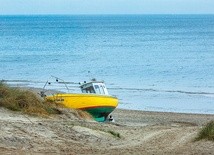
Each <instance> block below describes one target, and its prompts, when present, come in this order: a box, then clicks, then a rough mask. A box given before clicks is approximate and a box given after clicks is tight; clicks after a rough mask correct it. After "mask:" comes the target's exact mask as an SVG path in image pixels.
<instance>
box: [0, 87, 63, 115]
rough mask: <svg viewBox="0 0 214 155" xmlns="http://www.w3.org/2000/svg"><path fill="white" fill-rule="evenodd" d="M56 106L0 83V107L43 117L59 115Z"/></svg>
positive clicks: (28, 92)
mask: <svg viewBox="0 0 214 155" xmlns="http://www.w3.org/2000/svg"><path fill="white" fill-rule="evenodd" d="M58 106H59V105H57V104H56V103H54V102H53V101H43V100H42V99H40V98H39V97H37V96H36V95H35V94H34V93H32V92H30V91H25V90H21V89H19V88H12V87H9V86H7V85H5V84H3V83H0V107H5V108H7V109H10V110H13V111H21V112H24V113H26V114H31V115H43V116H44V115H49V114H60V113H61V112H60V110H58V108H57V107H58Z"/></svg>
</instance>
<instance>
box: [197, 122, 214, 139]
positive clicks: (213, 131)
mask: <svg viewBox="0 0 214 155" xmlns="http://www.w3.org/2000/svg"><path fill="white" fill-rule="evenodd" d="M202 139H206V140H211V141H214V121H210V122H209V123H207V124H206V126H204V127H203V128H202V129H201V130H200V132H199V133H198V136H197V137H196V139H195V141H199V140H202Z"/></svg>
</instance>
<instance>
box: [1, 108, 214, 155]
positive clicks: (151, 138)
mask: <svg viewBox="0 0 214 155" xmlns="http://www.w3.org/2000/svg"><path fill="white" fill-rule="evenodd" d="M62 111H63V114H62V115H55V116H51V117H49V118H40V117H32V116H28V115H23V114H21V113H19V112H11V111H9V110H7V109H4V108H0V122H1V126H0V154H74V155H75V154H85V155H86V154H87V155H90V154H93V155H94V154H107V155H108V154H109V155H114V154H115V155H117V154H118V155H119V154H123V155H124V154H134V155H135V154H214V142H211V141H199V142H193V139H194V138H195V136H196V135H197V133H198V131H199V130H200V128H201V127H202V126H203V125H204V124H206V123H207V122H208V121H210V120H214V115H199V114H197V115H193V114H178V113H163V112H144V111H130V110H121V109H116V110H115V111H114V112H113V116H114V118H115V120H116V122H115V123H98V122H94V121H91V120H83V119H81V118H78V117H76V115H75V112H74V111H72V110H66V109H62ZM109 131H111V132H114V133H119V135H120V138H119V137H117V136H114V135H112V134H111V133H110V132H109Z"/></svg>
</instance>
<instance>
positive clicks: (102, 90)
mask: <svg viewBox="0 0 214 155" xmlns="http://www.w3.org/2000/svg"><path fill="white" fill-rule="evenodd" d="M80 88H81V91H82V93H92V94H100V95H109V94H108V90H107V88H106V86H105V84H104V82H102V81H101V82H99V81H91V82H88V83H86V82H84V83H82V84H81V86H80Z"/></svg>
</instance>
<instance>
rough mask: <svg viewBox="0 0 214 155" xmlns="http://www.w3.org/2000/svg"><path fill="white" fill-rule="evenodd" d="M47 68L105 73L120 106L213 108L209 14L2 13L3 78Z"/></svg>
mask: <svg viewBox="0 0 214 155" xmlns="http://www.w3.org/2000/svg"><path fill="white" fill-rule="evenodd" d="M51 75H54V76H57V77H59V78H62V79H63V80H64V81H68V82H75V83H78V82H80V81H84V80H86V81H87V80H89V79H91V78H96V79H97V80H104V81H105V82H106V85H107V87H108V88H109V91H110V93H111V94H113V95H116V96H117V97H118V98H119V99H120V105H119V108H125V109H136V110H152V111H171V112H188V113H211V114H214V15H122V16H116V15H115V16H113V15H108V16H0V79H4V80H10V81H9V83H12V84H16V85H27V86H34V87H43V85H44V83H45V81H46V80H47V79H48V78H49V77H50V76H51ZM23 80H24V81H23ZM53 87H54V85H53ZM55 88H56V87H55ZM58 88H60V89H61V87H58ZM69 88H70V89H71V90H70V92H75V91H77V85H75V84H70V85H69Z"/></svg>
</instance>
